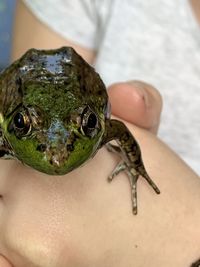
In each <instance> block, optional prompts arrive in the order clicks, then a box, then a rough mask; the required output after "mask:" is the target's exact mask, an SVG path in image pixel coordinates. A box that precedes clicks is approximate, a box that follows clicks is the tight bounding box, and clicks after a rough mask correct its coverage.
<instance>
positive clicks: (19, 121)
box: [14, 113, 25, 129]
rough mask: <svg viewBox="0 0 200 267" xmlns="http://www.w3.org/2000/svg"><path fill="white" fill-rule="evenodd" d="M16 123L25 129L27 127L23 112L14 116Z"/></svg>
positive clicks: (18, 126)
mask: <svg viewBox="0 0 200 267" xmlns="http://www.w3.org/2000/svg"><path fill="white" fill-rule="evenodd" d="M14 124H15V126H16V127H17V128H20V129H23V128H24V127H25V122H24V117H23V115H22V114H21V113H17V114H16V115H15V117H14Z"/></svg>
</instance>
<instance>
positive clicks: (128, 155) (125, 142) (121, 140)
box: [102, 120, 160, 214]
mask: <svg viewBox="0 0 200 267" xmlns="http://www.w3.org/2000/svg"><path fill="white" fill-rule="evenodd" d="M111 140H116V141H117V143H118V145H119V147H118V146H115V145H112V144H107V147H108V150H109V151H111V152H115V153H117V154H119V155H120V157H121V158H122V161H120V163H119V164H118V165H117V166H116V168H115V169H114V170H113V171H112V173H111V175H110V176H109V177H108V179H109V181H112V179H113V178H114V177H115V176H116V175H118V174H119V173H120V172H121V171H125V172H126V173H127V175H128V177H129V180H130V184H131V191H132V204H133V213H134V214H137V180H138V178H139V176H140V175H141V176H142V177H143V178H144V179H145V180H146V181H147V182H148V183H149V185H150V186H151V187H152V188H153V189H154V191H155V192H156V193H157V194H160V190H159V188H158V187H157V185H156V184H155V183H154V182H153V180H152V179H151V178H150V177H149V175H148V173H147V171H146V169H145V167H144V164H143V161H142V156H141V151H140V147H139V145H138V143H137V141H136V140H135V138H134V137H133V135H132V134H131V133H130V131H129V130H128V128H127V127H126V126H125V125H124V123H122V122H120V121H118V120H106V130H105V135H104V138H103V142H102V145H104V144H106V143H107V142H109V141H111Z"/></svg>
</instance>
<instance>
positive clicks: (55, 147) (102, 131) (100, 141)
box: [0, 47, 160, 214]
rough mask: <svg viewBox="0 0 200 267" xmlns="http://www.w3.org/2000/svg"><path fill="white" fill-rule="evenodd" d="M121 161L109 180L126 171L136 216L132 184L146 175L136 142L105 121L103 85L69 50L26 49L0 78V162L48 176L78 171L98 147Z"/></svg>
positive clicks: (107, 108) (125, 131) (120, 125)
mask: <svg viewBox="0 0 200 267" xmlns="http://www.w3.org/2000/svg"><path fill="white" fill-rule="evenodd" d="M111 140H116V141H117V143H118V145H119V146H116V145H111V144H109V145H108V150H110V151H112V152H115V153H117V154H119V155H120V157H121V159H122V161H121V162H120V163H119V164H118V165H117V167H116V168H115V170H114V171H113V172H112V173H111V175H110V176H109V180H110V181H111V180H112V179H113V178H114V177H115V176H116V175H117V174H118V173H119V172H121V171H125V172H126V173H127V175H128V177H129V179H130V183H131V187H132V201H133V213H135V214H136V213H137V199H136V193H137V192H136V184H137V180H138V177H139V175H141V176H143V177H144V178H145V179H146V180H147V182H148V183H149V184H150V186H151V187H152V188H153V189H154V190H155V192H156V193H160V191H159V189H158V187H157V186H156V185H155V183H154V182H153V181H152V180H151V178H150V177H149V175H148V174H147V172H146V170H145V167H144V165H143V162H142V158H141V152H140V148H139V145H138V144H137V142H136V140H135V139H134V137H133V136H132V134H131V133H130V132H129V130H128V129H127V127H126V126H125V125H124V124H123V123H122V122H120V121H118V120H114V119H110V105H109V102H108V95H107V92H106V88H105V85H104V84H103V82H102V80H101V78H100V77H99V75H98V74H97V73H96V72H95V70H94V69H93V68H92V67H91V66H90V65H88V64H87V63H86V62H85V61H84V60H83V58H82V57H80V56H79V55H78V54H77V53H76V52H75V51H74V50H73V49H72V48H70V47H62V48H60V49H56V50H36V49H30V50H29V51H27V52H26V53H25V55H24V56H22V57H21V58H20V59H19V60H17V61H16V62H14V63H13V64H11V66H10V67H8V68H7V69H5V70H4V71H3V72H2V73H1V74H0V157H2V158H5V159H6V158H17V159H18V160H20V161H21V162H22V163H24V164H26V165H29V166H31V167H32V168H34V169H36V170H38V171H40V172H44V173H46V174H49V175H63V174H66V173H68V172H70V171H72V170H73V169H75V168H77V167H79V166H80V165H82V164H83V163H84V162H86V161H87V160H88V159H90V158H91V157H93V156H94V155H95V153H96V152H97V151H98V149H99V148H101V147H102V146H103V145H105V144H106V143H108V142H109V141H111Z"/></svg>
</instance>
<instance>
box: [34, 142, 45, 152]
mask: <svg viewBox="0 0 200 267" xmlns="http://www.w3.org/2000/svg"><path fill="white" fill-rule="evenodd" d="M46 148H47V146H46V145H45V144H39V145H38V146H37V148H36V150H37V151H40V152H44V151H45V150H46Z"/></svg>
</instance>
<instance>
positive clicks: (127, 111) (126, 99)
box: [108, 81, 162, 133]
mask: <svg viewBox="0 0 200 267" xmlns="http://www.w3.org/2000/svg"><path fill="white" fill-rule="evenodd" d="M108 94H109V98H110V102H111V106H112V113H113V114H114V115H116V116H118V117H120V118H121V119H124V120H126V121H129V122H131V123H133V124H135V125H137V126H139V127H141V128H145V129H147V130H149V131H151V132H152V133H157V131H158V127H159V122H160V115H161V111H162V97H161V95H160V93H159V92H158V90H157V89H156V88H154V87H153V86H151V85H150V84H147V83H145V82H141V81H128V82H121V83H115V84H113V85H111V86H109V87H108Z"/></svg>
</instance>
